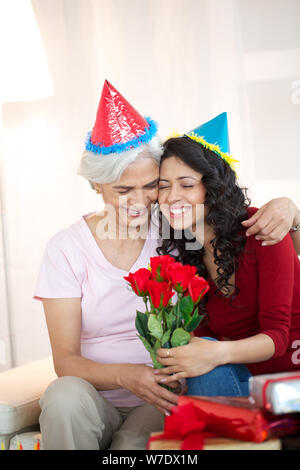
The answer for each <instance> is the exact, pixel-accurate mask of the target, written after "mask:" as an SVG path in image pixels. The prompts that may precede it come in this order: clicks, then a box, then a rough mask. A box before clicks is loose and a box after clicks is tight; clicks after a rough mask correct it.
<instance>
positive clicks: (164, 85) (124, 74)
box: [0, 0, 300, 370]
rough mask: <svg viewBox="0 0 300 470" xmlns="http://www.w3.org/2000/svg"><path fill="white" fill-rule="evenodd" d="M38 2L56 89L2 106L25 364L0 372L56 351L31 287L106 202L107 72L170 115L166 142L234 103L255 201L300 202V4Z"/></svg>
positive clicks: (149, 108) (12, 269) (240, 151)
mask: <svg viewBox="0 0 300 470" xmlns="http://www.w3.org/2000/svg"><path fill="white" fill-rule="evenodd" d="M32 4H33V8H34V11H35V14H36V18H37V21H38V24H39V27H40V31H41V35H42V38H43V42H44V46H45V49H46V52H47V57H48V62H49V66H50V70H51V74H52V78H53V81H54V86H55V95H54V97H53V98H50V99H47V100H41V101H38V102H32V103H14V104H7V105H4V107H3V132H4V148H3V154H4V163H5V182H4V183H5V184H4V188H3V190H4V192H5V197H6V204H7V225H8V245H9V252H8V253H7V255H8V260H9V275H10V280H11V291H10V296H11V298H10V306H11V323H12V334H13V344H14V355H15V358H16V361H15V364H12V363H11V361H10V358H9V357H8V358H7V361H6V364H1V360H0V370H3V369H5V368H9V367H11V365H21V364H25V363H28V362H30V361H32V360H35V359H39V358H42V357H44V356H46V355H48V354H49V353H50V343H49V339H48V333H47V329H46V324H45V319H44V315H43V310H42V304H41V303H39V302H37V301H35V300H32V295H33V290H34V286H35V282H36V278H37V272H38V268H39V264H40V262H41V258H42V255H43V251H44V247H45V244H46V242H47V240H48V239H49V238H50V237H51V236H52V235H53V234H54V233H55V232H56V231H58V230H60V229H61V228H64V227H66V226H68V225H69V224H71V223H73V222H75V221H77V220H78V219H79V218H80V217H81V216H82V215H83V214H85V213H87V212H91V211H93V210H95V209H97V208H98V207H99V201H98V199H97V198H96V195H95V194H94V193H93V192H92V190H91V189H90V186H89V185H88V183H87V182H86V181H84V180H83V179H82V178H81V177H79V176H77V175H76V170H77V165H78V161H79V158H80V154H81V152H82V150H83V147H84V141H85V136H86V133H87V132H88V131H89V130H90V129H91V128H92V126H93V123H94V118H95V115H96V110H97V106H98V102H99V98H100V93H101V88H102V85H103V82H104V79H105V78H107V79H108V80H109V81H110V82H111V83H112V84H113V85H114V86H115V87H116V88H117V89H118V90H119V91H120V92H121V93H122V94H124V96H125V97H126V98H127V99H128V100H129V101H130V102H131V103H132V104H133V105H134V106H135V107H136V108H137V109H138V110H139V111H140V112H141V113H142V114H144V115H150V116H152V118H153V119H155V120H156V121H158V122H159V124H160V134H161V136H162V137H166V136H167V135H168V134H169V133H171V132H172V131H173V130H175V129H177V130H178V131H180V132H183V131H188V130H191V129H193V128H194V127H196V126H198V125H199V124H201V123H203V122H205V121H207V120H209V119H211V118H212V117H214V116H215V115H217V114H218V113H221V112H223V111H227V112H228V119H229V130H230V142H231V151H232V153H233V154H234V156H235V157H236V158H237V159H238V160H240V164H239V169H238V174H239V179H240V182H241V184H242V185H246V186H247V187H249V188H250V189H251V191H250V196H251V197H252V204H253V205H258V206H259V205H261V204H263V203H264V202H267V201H268V200H269V199H271V198H273V197H276V196H282V195H286V196H290V197H291V198H293V199H294V200H295V201H296V202H297V203H298V204H300V190H299V182H300V176H299V170H300V165H299V149H298V146H297V144H298V140H299V124H300V122H299V120H300V34H299V23H300V21H299V20H300V2H299V1H298V0H265V1H264V2H261V1H260V0H240V1H239V0H126V1H125V0H32ZM20 73H22V70H20ZM0 281H1V282H2V278H1V277H0ZM1 288H2V286H0V289H1ZM0 300H1V299H0ZM5 308H6V307H5V303H4V300H3V305H2V304H1V313H0V315H1V317H0V327H1V330H0V341H2V342H4V344H5V345H7V343H8V340H9V338H8V337H7V325H6V324H5V325H4V318H5V315H4V311H5ZM1 322H2V323H1ZM2 325H3V328H2ZM7 351H9V349H8V348H7Z"/></svg>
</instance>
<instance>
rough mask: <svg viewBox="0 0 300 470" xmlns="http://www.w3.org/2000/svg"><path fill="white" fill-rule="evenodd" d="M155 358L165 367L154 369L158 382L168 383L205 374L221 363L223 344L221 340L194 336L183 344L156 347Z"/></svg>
mask: <svg viewBox="0 0 300 470" xmlns="http://www.w3.org/2000/svg"><path fill="white" fill-rule="evenodd" d="M168 351H169V353H168ZM157 360H158V361H159V362H160V363H161V364H163V365H164V366H165V367H164V368H163V369H156V370H155V374H156V375H157V376H158V377H160V383H164V384H169V383H170V382H173V381H174V380H180V379H184V378H188V377H196V376H198V375H203V374H206V373H207V372H210V371H211V370H212V369H214V368H215V367H217V366H219V365H221V364H222V363H223V362H222V361H223V346H222V342H221V341H210V340H207V339H203V338H197V337H194V338H192V339H191V340H190V342H189V344H186V345H185V346H179V347H177V348H171V349H158V350H157ZM166 374H168V377H165V375H166ZM170 374H172V375H170ZM163 375H164V377H163Z"/></svg>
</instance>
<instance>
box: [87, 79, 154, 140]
mask: <svg viewBox="0 0 300 470" xmlns="http://www.w3.org/2000/svg"><path fill="white" fill-rule="evenodd" d="M148 127H149V124H148V122H147V121H146V119H145V118H144V117H143V116H141V115H140V114H139V113H138V112H137V111H136V110H135V109H134V108H133V106H131V104H130V103H128V101H127V100H126V99H125V98H124V97H123V96H122V95H121V94H120V93H119V92H118V91H117V90H116V89H115V88H114V87H113V86H112V85H111V83H109V81H108V80H105V83H104V86H103V89H102V94H101V99H100V103H99V107H98V111H97V117H96V122H95V125H94V128H93V131H92V135H91V142H92V143H93V144H94V145H101V146H104V147H110V146H112V145H114V144H122V143H126V142H129V141H131V140H133V139H135V138H136V137H139V136H140V135H143V134H145V128H148Z"/></svg>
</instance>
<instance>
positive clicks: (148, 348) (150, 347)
mask: <svg viewBox="0 0 300 470" xmlns="http://www.w3.org/2000/svg"><path fill="white" fill-rule="evenodd" d="M138 337H139V338H140V340H141V341H142V343H143V345H144V346H145V348H146V349H147V351H148V352H149V353H150V354H151V352H152V346H151V345H150V343H148V341H147V340H146V339H145V338H143V336H140V335H138Z"/></svg>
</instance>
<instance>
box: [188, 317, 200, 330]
mask: <svg viewBox="0 0 300 470" xmlns="http://www.w3.org/2000/svg"><path fill="white" fill-rule="evenodd" d="M201 320H202V315H200V316H198V315H193V317H192V318H191V320H190V321H189V322H188V323H187V324H186V325H185V330H186V331H188V332H189V333H191V332H192V331H194V330H195V329H196V328H197V327H198V326H199V323H200V321H201Z"/></svg>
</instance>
